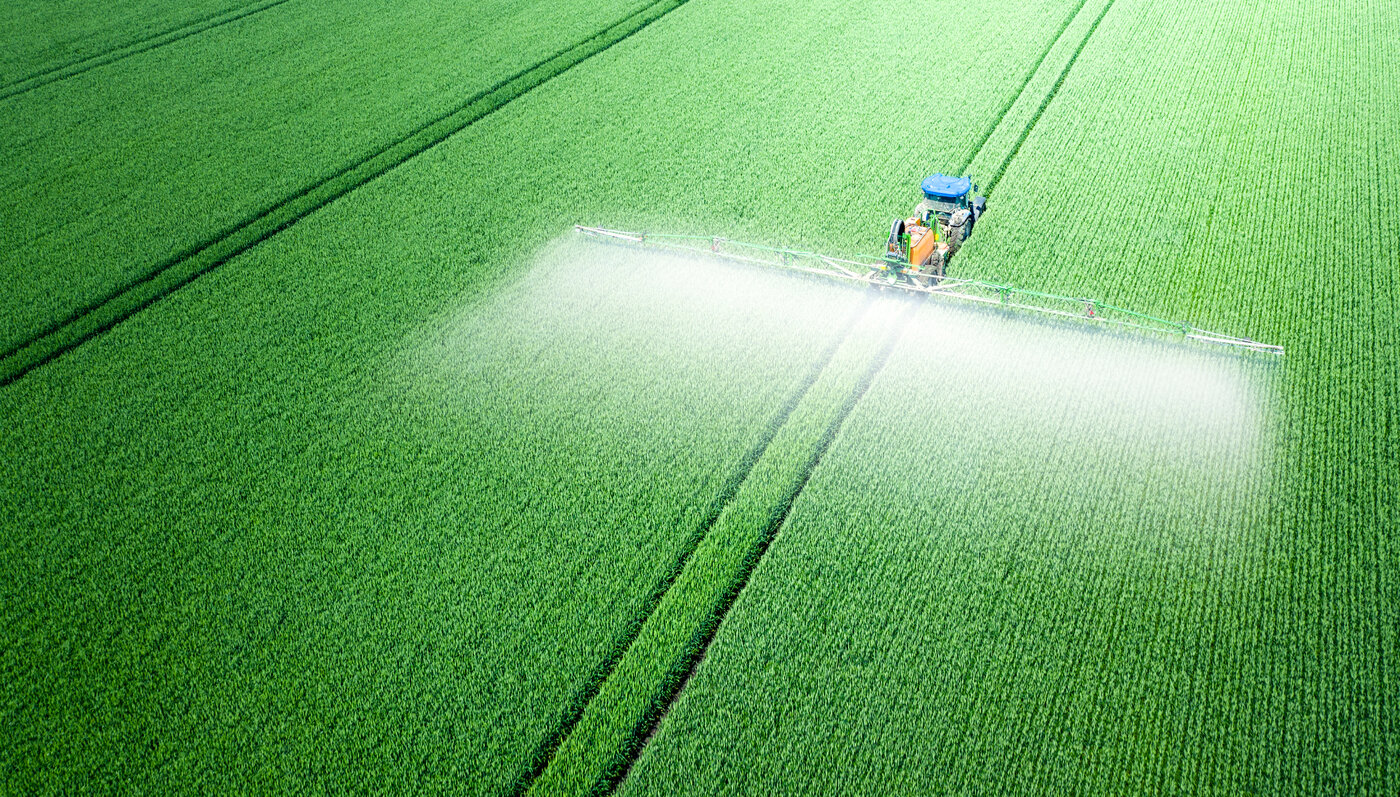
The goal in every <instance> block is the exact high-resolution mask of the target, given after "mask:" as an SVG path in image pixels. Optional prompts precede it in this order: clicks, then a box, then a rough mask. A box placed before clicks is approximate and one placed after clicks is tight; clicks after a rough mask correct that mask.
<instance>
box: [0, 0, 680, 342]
mask: <svg viewBox="0 0 1400 797" xmlns="http://www.w3.org/2000/svg"><path fill="white" fill-rule="evenodd" d="M652 5H656V6H665V5H667V4H664V3H643V2H640V0H569V2H565V3H563V4H560V3H548V4H545V3H540V2H538V1H537V0H510V2H507V3H505V4H501V3H491V4H483V3H473V2H460V1H459V2H452V3H437V2H424V1H423V0H416V2H415V3H410V4H409V5H407V6H405V5H404V4H402V3H386V2H379V1H378V0H354V1H353V2H341V0H297V2H293V3H287V4H283V5H279V6H277V7H275V8H269V9H268V10H267V11H265V12H263V13H260V14H257V15H255V16H250V17H247V18H244V19H241V20H239V21H237V22H235V23H233V24H230V25H226V26H222V27H219V28H217V29H213V30H209V31H206V32H204V33H201V34H200V35H198V36H193V37H190V38H187V39H184V40H181V41H180V42H178V43H175V44H172V45H170V46H168V47H162V48H159V49H157V50H151V51H149V52H145V53H142V54H140V55H137V56H133V57H131V58H128V59H125V60H122V61H120V62H117V63H113V64H110V65H108V66H105V67H103V68H101V69H97V70H93V71H91V72H87V73H84V74H82V75H79V76H76V77H74V78H72V79H69V80H65V81H61V82H58V83H54V84H51V85H48V86H44V87H42V88H39V89H36V90H34V91H31V92H28V93H25V94H23V95H20V96H16V97H11V98H10V99H8V100H5V101H4V102H3V104H0V119H4V120H7V122H6V123H4V124H0V129H3V130H4V133H3V134H0V141H3V146H4V148H5V149H6V151H7V152H8V153H9V157H8V158H7V162H6V166H5V168H4V169H3V170H0V195H3V197H4V199H3V200H2V201H3V205H0V207H2V208H3V212H0V217H3V221H0V250H3V252H2V253H0V278H3V279H4V281H5V284H6V285H8V286H9V289H8V290H7V291H6V294H5V299H4V300H3V304H0V318H3V319H4V321H3V322H0V324H3V326H0V347H3V350H4V351H5V353H6V354H9V353H11V352H12V351H13V350H14V349H15V348H17V347H19V346H21V344H23V343H27V342H31V341H33V340H34V339H35V338H36V337H39V336H42V335H44V334H45V333H51V332H55V331H60V332H61V331H62V327H64V326H65V325H75V326H76V327H79V329H77V330H76V331H75V334H73V335H68V336H61V337H64V338H67V337H73V338H81V337H82V335H83V334H84V331H83V330H82V329H81V327H83V326H84V325H87V326H96V327H99V328H100V327H102V326H104V325H105V324H110V323H112V319H109V318H104V317H101V316H102V315H103V314H102V313H100V312H99V313H97V314H96V316H95V317H94V318H93V319H88V320H85V319H84V318H83V316H84V314H85V313H88V312H89V311H91V310H94V309H97V310H101V309H102V308H101V307H100V305H101V304H103V303H104V301H108V300H113V299H114V297H115V300H116V301H117V303H118V304H120V303H121V299H122V294H123V293H124V292H130V291H129V290H128V289H131V288H135V289H136V291H137V293H140V292H141V291H142V290H145V289H149V288H151V287H152V286H151V285H150V283H149V282H146V281H145V280H146V278H148V277H150V276H152V275H159V276H157V279H162V278H165V272H171V274H170V276H171V277H173V278H174V279H175V281H176V282H178V281H179V280H180V279H182V278H185V277H187V276H188V274H180V273H179V272H181V271H188V270H190V269H186V268H185V266H187V265H191V264H193V265H194V269H193V270H195V271H197V270H198V268H199V266H200V265H203V261H204V260H211V259H212V260H217V259H219V258H220V257H227V256H230V254H232V253H236V252H237V251H241V248H246V247H247V246H250V245H252V244H253V243H255V242H256V241H257V240H260V239H261V238H262V237H264V236H266V235H268V234H271V233H272V232H274V231H275V230H277V229H280V228H281V227H282V226H285V225H286V224H290V223H293V222H294V221H295V220H296V219H297V218H299V216H300V215H301V214H304V213H306V212H310V210H311V209H314V208H315V207H318V206H319V204H320V203H324V202H325V201H329V200H328V199H327V197H326V196H324V195H325V194H327V192H328V191H329V192H330V196H332V197H333V196H335V195H338V194H336V191H337V190H339V191H341V192H343V191H344V190H349V189H348V188H346V187H344V186H342V185H341V184H348V185H349V186H350V187H353V186H354V185H358V184H359V183H358V182H357V180H362V179H363V178H362V176H361V174H360V173H361V172H363V171H366V170H369V171H370V172H373V173H376V174H377V173H378V172H380V171H382V170H383V169H384V168H392V166H395V165H397V164H398V163H399V162H401V161H402V160H403V159H404V158H405V157H411V156H412V155H413V154H416V153H417V152H419V151H421V150H422V148H423V147H424V146H427V145H428V144H430V143H432V142H434V141H436V140H439V139H440V138H441V137H442V136H443V135H447V134H450V133H451V132H453V131H455V130H456V129H459V128H460V126H461V124H465V123H470V121H472V120H474V119H475V118H476V117H477V116H479V115H480V114H482V113H489V112H490V111H491V110H494V108H495V107H497V106H498V105H499V102H498V101H497V100H496V95H497V94H499V90H500V89H508V90H513V92H514V93H513V94H511V95H510V97H512V98H513V96H515V95H516V94H518V93H519V92H520V91H523V90H528V89H529V88H530V87H532V86H533V85H534V83H533V82H532V83H529V84H527V85H523V86H522V85H517V83H518V81H516V82H512V80H511V79H512V77H513V76H514V77H531V76H533V78H534V82H538V81H540V80H546V79H548V78H549V77H552V76H553V74H555V73H556V72H557V69H555V70H549V69H542V70H540V74H538V75H535V74H534V73H530V74H528V75H522V74H521V73H524V72H527V71H528V70H529V68H530V67H532V66H535V65H539V64H542V63H544V64H546V65H547V62H549V61H550V59H551V57H552V56H555V55H557V54H560V53H566V52H568V51H570V50H571V48H572V47H573V46H574V45H576V44H578V43H579V42H582V41H587V40H592V39H594V38H595V34H598V33H600V32H602V31H606V30H608V29H611V28H612V27H614V26H615V23H618V22H619V21H620V20H624V19H627V18H630V17H631V16H632V13H633V11H635V10H637V9H638V8H640V7H643V6H652ZM591 54H592V51H588V52H586V53H585V54H584V55H585V56H586V55H591ZM567 65H572V63H569V64H567ZM462 116H466V117H467V118H466V119H463V120H461V121H458V117H462ZM453 122H457V124H456V125H455V126H453V125H452V123H453ZM443 123H446V124H447V125H448V129H447V130H446V131H442V130H439V129H438V128H441V127H442V126H443ZM418 139H423V141H418ZM225 250H229V251H225ZM131 298H132V301H131V302H129V303H130V304H134V305H137V306H139V305H140V304H141V303H142V302H143V301H146V300H148V298H149V297H146V296H140V295H137V296H134V297H131ZM109 304H110V302H109ZM69 342H71V341H69V340H66V339H64V340H59V341H58V345H60V346H61V345H64V344H66V343H69ZM44 348H45V350H46V351H47V350H48V349H52V348H54V347H53V346H49V347H44ZM7 370H11V369H7Z"/></svg>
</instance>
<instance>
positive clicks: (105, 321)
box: [0, 0, 690, 387]
mask: <svg viewBox="0 0 1400 797" xmlns="http://www.w3.org/2000/svg"><path fill="white" fill-rule="evenodd" d="M287 1H288V0H279V2H287ZM689 1H690V0H653V1H652V2H648V3H646V4H644V5H642V6H641V7H640V8H637V9H636V10H634V11H632V12H630V13H629V14H628V15H626V16H624V17H622V18H621V19H619V20H617V21H616V22H613V23H612V24H610V25H607V26H605V27H603V28H601V29H600V30H598V31H597V32H596V33H594V34H592V35H591V36H588V37H587V38H585V39H583V40H581V41H579V42H576V43H574V44H571V45H569V46H568V47H565V48H563V49H561V50H559V51H557V52H555V53H554V54H553V55H551V56H549V57H547V58H545V59H543V60H541V61H539V62H537V63H535V64H534V65H532V66H530V67H528V68H526V69H523V70H521V71H520V72H517V73H515V74H514V75H511V76H509V77H507V78H504V79H502V80H500V81H498V82H497V83H496V84H495V85H493V86H491V87H490V88H487V89H485V90H483V91H480V92H477V93H476V94H474V95H472V96H471V97H470V98H468V99H467V100H465V101H464V102H462V103H461V104H460V105H458V106H457V107H456V108H455V109H454V110H451V111H448V112H447V113H445V114H442V115H440V116H438V117H437V118H435V119H432V120H430V121H428V122H426V123H424V124H422V125H420V126H418V127H417V128H415V129H414V130H412V131H410V132H409V133H407V134H405V135H403V136H400V137H399V138H398V139H396V140H395V141H393V142H391V143H390V144H388V145H386V146H384V147H382V148H381V149H379V150H378V151H377V152H375V153H374V154H372V155H370V156H369V157H367V158H365V159H363V160H360V161H357V162H355V163H353V164H351V165H349V166H347V167H345V168H343V169H341V170H340V171H338V172H336V173H335V174H332V175H330V176H329V177H326V178H323V179H321V180H319V181H318V182H316V183H314V184H312V185H309V186H307V187H306V188H304V189H303V190H301V191H299V192H297V193H296V194H293V195H291V196H289V197H287V198H286V199H283V200H281V201H279V202H277V203H276V204H274V205H271V206H269V207H266V208H264V209H262V210H261V211H258V212H257V213H255V214H254V215H252V216H251V217H249V218H247V219H245V220H244V221H242V222H240V223H238V224H236V225H234V226H232V227H229V228H227V229H225V230H223V231H221V232H219V233H218V234H216V235H215V236H214V237H212V238H209V239H207V240H205V241H203V242H201V243H198V244H196V245H194V246H192V247H190V248H189V249H186V250H184V251H183V252H180V253H178V254H176V255H174V256H173V257H170V258H168V259H166V260H164V261H162V262H161V263H160V264H158V265H157V266H156V267H155V268H153V269H151V270H150V271H148V272H146V273H145V274H143V275H141V276H139V277H137V278H135V279H133V280H131V281H129V282H127V283H126V284H124V285H122V286H120V287H118V288H117V289H115V290H113V291H112V292H110V293H109V294H108V295H106V296H105V297H103V298H102V299H99V300H97V301H95V302H92V303H90V304H88V305H86V306H85V307H82V308H79V309H78V310H76V311H74V312H73V313H72V314H70V315H69V316H68V317H67V318H65V319H63V320H61V321H59V322H56V323H54V324H52V325H50V326H49V327H48V328H47V329H45V330H43V331H42V332H40V333H39V334H37V335H34V336H32V337H31V338H29V339H28V340H26V341H25V342H23V343H21V344H19V345H17V346H15V347H14V348H12V349H10V350H9V351H7V352H5V353H4V354H3V355H0V387H3V386H5V385H9V384H11V383H13V382H15V381H16V380H18V379H21V378H23V377H24V376H25V375H26V374H28V373H30V372H31V371H33V370H34V369H35V368H38V367H40V366H42V365H45V364H47V363H49V362H52V361H53V360H55V359H57V358H58V357H61V356H62V355H64V354H66V353H67V352H70V351H72V350H73V349H76V348H77V347H79V346H81V345H82V344H83V343H85V342H87V341H89V340H91V339H93V338H94V337H97V336H98V335H101V334H102V333H104V332H107V331H108V330H110V329H112V328H113V327H115V326H116V325H117V324H120V323H121V322H122V321H125V320H126V319H128V318H130V317H131V316H133V315H135V314H136V313H138V312H140V311H142V310H144V309H146V308H147V307H150V306H151V305H153V304H155V303H156V302H158V301H160V300H161V299H163V298H165V297H166V296H169V295H170V294H171V293H174V292H175V291H177V290H179V289H180V288H182V287H184V286H185V285H188V284H189V283H191V282H193V281H194V280H195V279H197V278H199V277H201V276H203V275H204V274H207V273H209V272H210V271H213V270H214V269H216V268H218V267H219V266H221V265H223V264H225V263H227V262H229V261H230V260H232V259H234V258H235V257H237V256H239V255H241V254H243V253H244V252H247V251H248V250H250V249H252V248H253V247H255V246H257V245H258V244H260V243H262V242H263V241H266V240H267V239H269V238H271V237H273V236H274V235H277V234H278V233H280V232H282V231H283V230H286V229H287V228H289V227H291V226H292V225H294V224H296V223H297V222H299V221H301V220H302V219H304V218H306V217H307V216H310V215H311V214H312V213H315V212H316V211H318V210H320V209H321V208H324V207H326V206H327V205H329V204H330V203H332V202H334V201H335V200H337V199H339V198H341V197H343V196H345V195H346V194H348V193H350V192H352V191H354V190H356V189H358V188H360V187H362V186H364V185H367V184H368V183H370V182H372V181H374V180H376V179H378V178H379V177H382V176H384V175H385V174H387V173H389V172H390V171H392V170H394V169H396V168H398V167H399V166H402V165H403V164H405V163H407V162H408V161H410V160H412V159H413V158H415V157H417V156H418V155H421V154H423V153H424V152H426V151H428V150H429V149H431V148H433V147H435V146H437V145H438V144H440V143H442V142H443V141H445V140H447V139H448V138H449V137H451V136H453V135H455V134H456V133H459V132H461V131H462V130H464V129H466V128H467V127H469V126H471V125H473V124H475V123H476V122H479V121H481V120H482V119H484V118H486V117H488V116H490V115H491V114H493V113H495V112H496V111H498V110H500V109H501V108H503V107H505V106H506V105H507V104H509V103H511V102H513V101H515V100H516V99H519V98H520V97H522V96H524V95H525V94H527V93H529V92H530V91H533V90H534V89H536V88H538V87H539V86H542V85H544V84H545V83H547V82H549V81H550V80H553V79H554V78H556V77H558V76H559V75H561V74H563V73H565V72H567V71H569V70H570V69H572V68H574V67H575V66H578V65H579V64H581V63H583V62H584V61H587V60H588V59H590V58H592V57H593V56H595V55H598V54H599V53H602V52H604V51H606V50H608V49H609V48H611V47H613V46H614V45H616V44H618V43H620V42H623V41H625V40H627V39H628V38H630V37H631V36H633V35H635V34H637V33H639V32H641V31H642V30H644V29H646V28H647V27H649V26H650V25H651V24H652V23H654V22H656V21H658V20H660V19H662V18H664V17H665V16H667V15H668V14H670V13H671V12H672V11H675V10H676V9H677V8H680V7H681V6H683V5H685V4H686V3H688V2H689Z"/></svg>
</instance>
